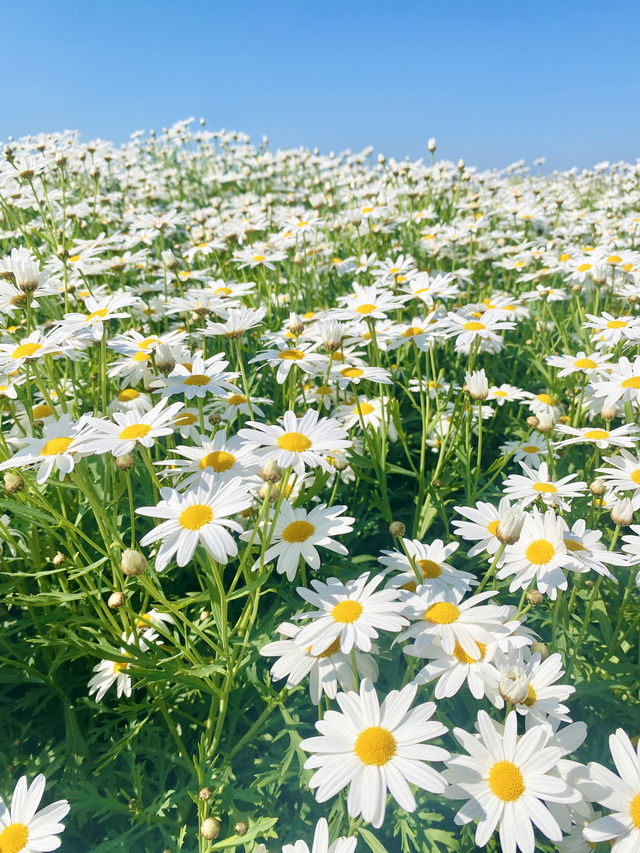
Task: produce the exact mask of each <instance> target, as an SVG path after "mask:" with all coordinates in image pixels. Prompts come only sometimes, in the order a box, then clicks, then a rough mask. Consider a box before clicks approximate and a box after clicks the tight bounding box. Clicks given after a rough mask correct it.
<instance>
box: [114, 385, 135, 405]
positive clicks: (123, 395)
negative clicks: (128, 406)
mask: <svg viewBox="0 0 640 853" xmlns="http://www.w3.org/2000/svg"><path fill="white" fill-rule="evenodd" d="M139 396H140V392H139V391H136V389H135V388H125V389H124V391H121V392H120V393H119V394H118V400H119V401H120V402H121V403H129V402H131V400H137V399H138V397H139Z"/></svg>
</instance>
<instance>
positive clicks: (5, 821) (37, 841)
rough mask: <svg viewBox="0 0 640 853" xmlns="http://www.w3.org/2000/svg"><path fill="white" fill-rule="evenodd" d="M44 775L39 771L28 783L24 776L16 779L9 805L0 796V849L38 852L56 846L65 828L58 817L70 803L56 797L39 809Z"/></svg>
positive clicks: (18, 852)
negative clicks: (28, 783)
mask: <svg viewBox="0 0 640 853" xmlns="http://www.w3.org/2000/svg"><path fill="white" fill-rule="evenodd" d="M46 781H47V780H46V779H45V777H44V776H43V775H42V773H40V774H39V775H38V776H36V778H35V779H34V780H33V782H32V783H31V784H30V785H29V786H28V787H27V777H26V776H21V777H20V779H18V781H17V783H16V786H15V788H14V789H13V796H12V797H11V807H10V808H7V806H6V805H5V804H4V801H3V799H2V797H0V850H2V853H40V851H43V850H57V849H58V847H60V839H59V838H58V836H59V835H60V833H61V832H63V830H64V826H63V824H62V823H61V820H62V819H63V818H64V817H66V815H67V814H68V813H69V803H68V802H67V801H66V800H57V801H56V802H55V803H51V805H49V806H46V808H44V809H42V810H41V811H40V812H38V806H39V805H40V800H41V799H42V795H43V794H44V788H45V784H46Z"/></svg>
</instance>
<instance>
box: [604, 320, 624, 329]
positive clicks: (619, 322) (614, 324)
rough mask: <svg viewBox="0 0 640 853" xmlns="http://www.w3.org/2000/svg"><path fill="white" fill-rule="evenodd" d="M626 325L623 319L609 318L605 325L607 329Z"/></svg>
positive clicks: (622, 327) (620, 327) (621, 327)
mask: <svg viewBox="0 0 640 853" xmlns="http://www.w3.org/2000/svg"><path fill="white" fill-rule="evenodd" d="M626 325H627V324H626V322H625V321H624V320H609V322H608V323H607V326H606V327H607V329H624V328H625V326H626Z"/></svg>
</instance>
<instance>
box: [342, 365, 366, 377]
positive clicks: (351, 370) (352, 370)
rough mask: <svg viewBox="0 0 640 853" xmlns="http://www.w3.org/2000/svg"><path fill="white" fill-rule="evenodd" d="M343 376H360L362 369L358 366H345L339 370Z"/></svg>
mask: <svg viewBox="0 0 640 853" xmlns="http://www.w3.org/2000/svg"><path fill="white" fill-rule="evenodd" d="M340 373H342V375H343V376H346V377H347V379H355V378H356V377H358V376H362V374H363V373H364V370H360V368H359V367H345V368H344V369H343V370H341V371H340Z"/></svg>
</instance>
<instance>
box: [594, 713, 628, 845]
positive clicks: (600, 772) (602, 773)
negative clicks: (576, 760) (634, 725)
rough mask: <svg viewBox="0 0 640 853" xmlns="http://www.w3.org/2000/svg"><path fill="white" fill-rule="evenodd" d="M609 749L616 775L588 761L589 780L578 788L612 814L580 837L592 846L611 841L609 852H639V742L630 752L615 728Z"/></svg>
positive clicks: (621, 735)
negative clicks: (612, 841)
mask: <svg viewBox="0 0 640 853" xmlns="http://www.w3.org/2000/svg"><path fill="white" fill-rule="evenodd" d="M609 748H610V749H611V757H612V758H613V763H614V764H615V765H616V770H617V771H618V774H619V775H618V776H616V774H615V773H612V772H611V770H609V769H608V768H607V767H604V766H603V765H602V764H597V763H596V762H591V764H589V776H590V780H589V781H588V782H585V783H584V784H583V785H582V786H581V787H582V790H583V792H584V793H585V795H586V796H587V797H588V798H589V799H590V800H595V801H597V802H598V803H601V804H602V805H603V806H604V807H605V808H607V809H611V811H612V813H611V814H609V815H606V816H605V817H601V818H599V819H598V820H594V821H593V823H590V824H589V825H588V826H585V828H584V830H583V835H584V837H585V838H586V839H587V841H590V842H591V843H592V844H598V843H599V842H601V841H611V840H613V839H615V841H614V843H613V845H612V848H611V853H635V851H637V850H639V849H640V743H639V744H638V746H637V747H636V749H634V748H633V744H632V743H631V740H630V739H629V735H628V734H627V733H626V732H625V731H624V729H616V732H615V734H612V735H610V736H609Z"/></svg>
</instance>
